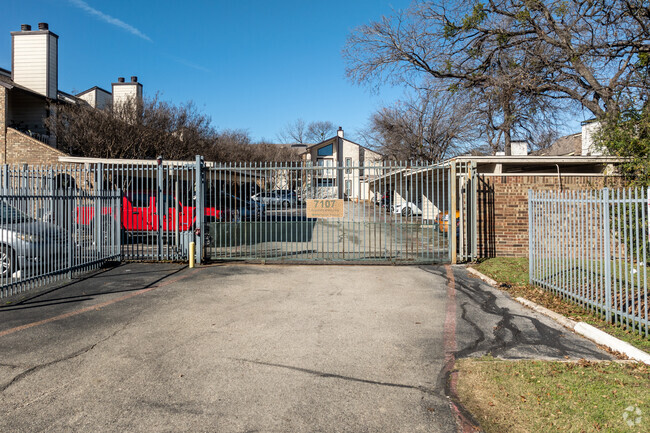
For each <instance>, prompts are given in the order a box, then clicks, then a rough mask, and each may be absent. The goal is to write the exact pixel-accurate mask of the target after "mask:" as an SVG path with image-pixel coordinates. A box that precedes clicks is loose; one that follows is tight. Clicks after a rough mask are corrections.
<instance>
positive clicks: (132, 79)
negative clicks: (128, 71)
mask: <svg viewBox="0 0 650 433" xmlns="http://www.w3.org/2000/svg"><path fill="white" fill-rule="evenodd" d="M131 82H132V83H137V82H138V77H136V76H135V75H132V76H131Z"/></svg>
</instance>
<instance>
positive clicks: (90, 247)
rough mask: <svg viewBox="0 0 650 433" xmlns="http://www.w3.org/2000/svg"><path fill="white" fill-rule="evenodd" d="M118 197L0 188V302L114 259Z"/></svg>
mask: <svg viewBox="0 0 650 433" xmlns="http://www.w3.org/2000/svg"><path fill="white" fill-rule="evenodd" d="M120 197H121V193H120V191H119V190H117V191H95V192H88V191H84V190H79V189H72V188H68V189H50V190H49V191H48V190H45V189H43V188H41V185H40V184H38V185H35V184H32V185H31V186H25V187H22V188H18V187H16V188H0V298H4V297H7V296H11V295H15V294H19V293H22V292H25V291H27V290H31V289H34V288H37V287H40V286H44V285H47V284H50V283H52V282H54V281H57V280H61V279H65V278H71V277H72V276H74V275H77V274H79V273H82V272H87V271H89V270H92V269H95V268H97V267H99V266H101V265H102V264H103V263H105V262H106V261H109V260H119V258H120V236H119V233H120V229H119V224H120V220H119V216H120V212H119V211H117V212H113V210H114V209H118V210H119V206H120ZM102 216H103V217H105V218H100V217H102Z"/></svg>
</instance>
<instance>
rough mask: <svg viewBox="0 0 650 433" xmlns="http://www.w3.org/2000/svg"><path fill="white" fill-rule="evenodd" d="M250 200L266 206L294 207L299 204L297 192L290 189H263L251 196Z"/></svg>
mask: <svg viewBox="0 0 650 433" xmlns="http://www.w3.org/2000/svg"><path fill="white" fill-rule="evenodd" d="M251 199H252V200H254V201H256V202H259V203H263V204H265V205H266V206H268V207H284V208H288V207H296V206H299V205H300V203H301V202H300V199H299V197H298V194H296V193H295V192H294V191H290V190H274V191H263V192H258V193H257V194H255V195H253V196H252V197H251Z"/></svg>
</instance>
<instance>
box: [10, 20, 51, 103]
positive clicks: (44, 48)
mask: <svg viewBox="0 0 650 433" xmlns="http://www.w3.org/2000/svg"><path fill="white" fill-rule="evenodd" d="M11 38H12V47H13V51H12V53H11V63H12V71H11V78H12V79H13V80H14V82H15V83H16V84H18V85H21V86H24V87H27V88H28V89H30V90H32V91H34V92H36V93H40V94H41V95H43V96H45V97H47V98H51V99H56V98H57V93H58V85H59V72H58V70H59V68H58V60H59V55H58V51H59V49H58V48H59V36H58V35H56V34H54V33H52V32H51V31H50V30H49V26H48V25H47V23H39V24H38V30H35V31H32V26H30V25H29V24H21V26H20V31H19V32H11Z"/></svg>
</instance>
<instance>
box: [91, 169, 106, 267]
mask: <svg viewBox="0 0 650 433" xmlns="http://www.w3.org/2000/svg"><path fill="white" fill-rule="evenodd" d="M95 170H96V171H95V200H94V207H95V216H94V217H93V219H92V220H93V221H94V222H95V227H94V232H95V245H97V252H98V253H99V257H103V252H104V246H103V245H102V244H103V242H102V236H103V235H102V223H101V219H102V218H101V217H102V208H101V203H100V202H101V198H100V197H101V194H102V190H103V185H104V163H102V162H99V163H97V166H96V168H95Z"/></svg>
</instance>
